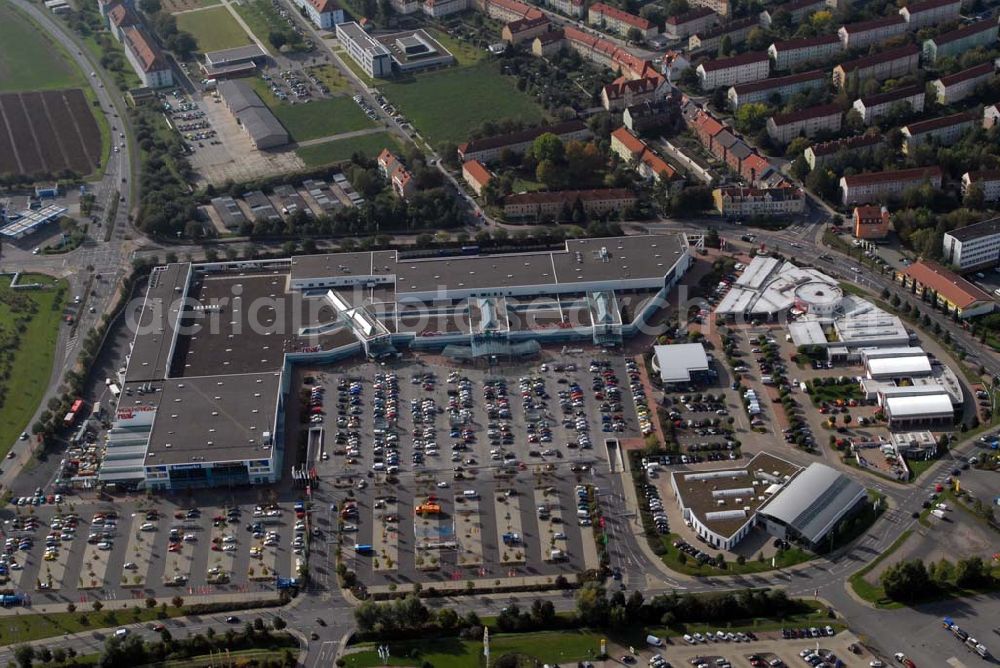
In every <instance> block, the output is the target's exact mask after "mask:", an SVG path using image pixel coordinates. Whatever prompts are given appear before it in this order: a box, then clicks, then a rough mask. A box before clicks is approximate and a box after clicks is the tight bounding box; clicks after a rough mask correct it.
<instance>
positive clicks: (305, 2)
mask: <svg viewBox="0 0 1000 668" xmlns="http://www.w3.org/2000/svg"><path fill="white" fill-rule="evenodd" d="M295 5H296V6H297V7H299V8H300V9H302V10H303V11H305V13H306V15H307V16H308V17H309V20H310V21H312V22H313V25H315V26H316V27H317V28H319V29H321V30H330V29H332V28H333V27H334V26H335V25H337V24H338V23H343V22H344V10H343V9H341V8H340V5H338V4H337V3H336V2H334V0H295Z"/></svg>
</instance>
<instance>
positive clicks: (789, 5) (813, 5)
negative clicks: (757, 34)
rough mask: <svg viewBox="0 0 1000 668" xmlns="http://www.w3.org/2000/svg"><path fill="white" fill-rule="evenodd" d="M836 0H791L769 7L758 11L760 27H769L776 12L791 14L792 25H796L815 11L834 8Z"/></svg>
mask: <svg viewBox="0 0 1000 668" xmlns="http://www.w3.org/2000/svg"><path fill="white" fill-rule="evenodd" d="M836 8H837V0H793V1H792V2H786V3H785V4H783V5H775V6H774V7H769V8H767V9H765V10H764V11H762V12H761V13H760V17H759V21H760V25H761V27H762V28H767V29H770V28H771V21H772V20H773V19H774V15H775V14H777V13H778V12H787V13H789V14H791V15H792V25H798V24H800V23H802V22H803V21H805V19H806V18H807V17H808V16H809V15H810V14H813V13H815V12H818V11H821V10H824V9H836Z"/></svg>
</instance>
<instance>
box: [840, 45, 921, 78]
mask: <svg viewBox="0 0 1000 668" xmlns="http://www.w3.org/2000/svg"><path fill="white" fill-rule="evenodd" d="M919 64H920V49H918V48H917V46H916V45H915V44H907V45H905V46H900V47H896V48H894V49H888V50H886V51H882V52H880V53H875V54H872V55H870V56H864V57H863V58H857V59H855V60H850V61H848V62H846V63H841V64H839V65H837V66H836V67H834V68H833V85H834V86H836V87H838V88H843V87H844V86H845V85H846V84H847V81H848V79H853V80H854V81H858V82H861V81H864V80H865V79H875V80H877V81H885V80H886V79H895V78H897V77H901V76H904V75H906V74H912V73H913V72H916V71H917V68H918V66H919Z"/></svg>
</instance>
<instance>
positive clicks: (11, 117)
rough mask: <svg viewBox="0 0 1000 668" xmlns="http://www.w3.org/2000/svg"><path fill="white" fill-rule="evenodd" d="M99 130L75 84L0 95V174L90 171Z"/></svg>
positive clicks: (97, 151)
mask: <svg viewBox="0 0 1000 668" xmlns="http://www.w3.org/2000/svg"><path fill="white" fill-rule="evenodd" d="M100 157H101V132H100V130H99V129H98V127H97V121H96V120H95V119H94V115H93V113H92V112H91V110H90V105H89V104H88V102H87V98H86V97H84V94H83V91H81V90H79V89H67V90H50V91H42V92H33V93H3V94H0V174H3V173H15V174H35V173H38V172H49V173H52V174H57V173H58V172H60V171H62V170H66V169H69V170H72V171H74V172H76V173H77V174H78V175H80V176H85V175H87V174H90V173H91V172H93V171H94V170H95V169H96V168H97V167H98V166H99V161H100Z"/></svg>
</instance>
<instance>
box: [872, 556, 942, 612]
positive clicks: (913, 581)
mask: <svg viewBox="0 0 1000 668" xmlns="http://www.w3.org/2000/svg"><path fill="white" fill-rule="evenodd" d="M881 582H882V588H883V589H885V595H886V596H888V597H889V598H891V599H893V600H894V601H900V602H904V603H906V602H911V601H915V600H917V599H919V598H921V597H924V596H926V595H927V594H928V592H929V591H930V590H931V589H932V587H933V583H932V582H931V579H930V577H929V576H928V574H927V568H926V567H925V566H924V562H922V561H920V560H919V559H913V560H910V561H902V562H900V563H898V564H893V565H892V566H890V567H889V568H887V569H886V570H885V572H883V573H882V578H881Z"/></svg>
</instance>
